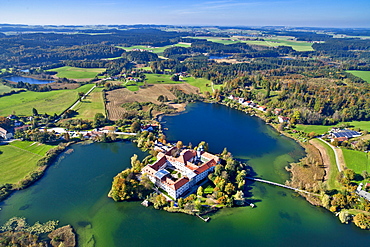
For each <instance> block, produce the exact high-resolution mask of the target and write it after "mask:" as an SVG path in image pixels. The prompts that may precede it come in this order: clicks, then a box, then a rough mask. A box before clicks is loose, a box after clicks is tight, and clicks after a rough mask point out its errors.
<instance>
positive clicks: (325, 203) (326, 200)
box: [321, 194, 330, 208]
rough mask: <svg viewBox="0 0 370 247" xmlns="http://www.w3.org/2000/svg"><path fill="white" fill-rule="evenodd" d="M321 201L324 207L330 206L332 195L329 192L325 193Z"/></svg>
mask: <svg viewBox="0 0 370 247" xmlns="http://www.w3.org/2000/svg"><path fill="white" fill-rule="evenodd" d="M321 203H322V206H323V207H324V208H329V207H330V197H329V196H328V195H327V194H324V195H323V197H322V199H321Z"/></svg>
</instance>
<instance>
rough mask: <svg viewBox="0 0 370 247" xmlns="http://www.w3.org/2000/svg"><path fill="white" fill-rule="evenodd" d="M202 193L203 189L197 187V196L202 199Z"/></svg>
mask: <svg viewBox="0 0 370 247" xmlns="http://www.w3.org/2000/svg"><path fill="white" fill-rule="evenodd" d="M203 193H204V191H203V187H202V186H199V187H198V190H197V196H199V197H202V196H203Z"/></svg>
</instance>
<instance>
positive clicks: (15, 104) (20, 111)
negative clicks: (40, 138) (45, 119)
mask: <svg viewBox="0 0 370 247" xmlns="http://www.w3.org/2000/svg"><path fill="white" fill-rule="evenodd" d="M92 87H93V84H87V85H84V86H81V87H79V88H76V89H73V90H53V91H49V92H32V91H27V92H22V93H19V94H13V95H9V96H4V97H1V98H0V116H7V115H9V114H13V112H15V114H17V115H23V116H30V115H32V108H36V109H37V111H38V112H39V113H40V114H43V113H48V114H54V113H57V114H60V113H62V112H63V111H64V110H66V109H67V108H68V107H69V106H71V105H72V103H73V102H75V101H76V100H77V99H78V92H85V93H86V92H87V91H88V90H89V89H90V88H92Z"/></svg>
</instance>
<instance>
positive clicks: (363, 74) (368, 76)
mask: <svg viewBox="0 0 370 247" xmlns="http://www.w3.org/2000/svg"><path fill="white" fill-rule="evenodd" d="M346 72H347V73H351V74H352V75H354V76H357V77H360V78H361V79H362V80H364V81H367V82H368V83H370V71H362V70H346Z"/></svg>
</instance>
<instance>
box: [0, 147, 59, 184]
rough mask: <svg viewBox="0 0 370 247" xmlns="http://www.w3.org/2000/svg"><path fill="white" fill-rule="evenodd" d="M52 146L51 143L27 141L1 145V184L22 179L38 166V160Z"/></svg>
mask: <svg viewBox="0 0 370 247" xmlns="http://www.w3.org/2000/svg"><path fill="white" fill-rule="evenodd" d="M51 148H53V146H51V145H45V144H40V143H34V142H27V141H23V142H21V141H15V142H12V143H11V144H8V145H3V146H0V151H1V152H2V153H1V154H0V174H1V176H0V184H5V183H10V184H14V183H17V182H18V181H20V180H21V179H22V178H24V177H25V176H26V175H27V174H29V173H30V172H32V171H34V170H35V168H37V166H36V162H37V161H38V160H39V159H41V157H42V156H43V155H45V153H46V152H47V151H48V150H50V149H51Z"/></svg>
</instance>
